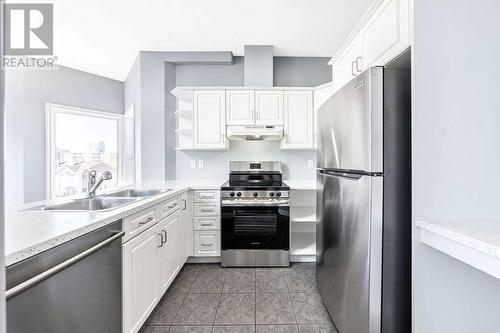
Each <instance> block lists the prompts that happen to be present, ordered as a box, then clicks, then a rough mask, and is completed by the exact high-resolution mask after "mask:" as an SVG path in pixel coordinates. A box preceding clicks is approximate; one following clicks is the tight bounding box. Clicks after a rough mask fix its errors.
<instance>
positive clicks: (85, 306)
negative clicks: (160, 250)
mask: <svg viewBox="0 0 500 333" xmlns="http://www.w3.org/2000/svg"><path fill="white" fill-rule="evenodd" d="M123 235H124V232H123V231H122V223H121V221H118V222H115V223H112V224H110V225H108V226H105V227H103V228H100V229H98V230H95V231H93V232H91V233H88V234H85V235H83V236H81V237H78V238H76V239H74V240H71V241H69V242H67V243H64V244H61V245H59V246H57V247H55V248H52V249H49V250H47V251H45V252H42V253H40V254H37V255H35V256H33V257H31V258H28V259H26V260H23V261H21V262H19V263H16V264H14V265H11V266H9V267H7V276H6V280H7V292H6V298H7V332H9V333H21V332H22V333H26V332H40V333H45V332H47V333H49V332H50V333H59V332H65V333H66V332H73V333H80V332H81V333H89V332H93V333H100V332H102V333H114V332H117V333H121V331H122V247H121V238H122V237H123Z"/></svg>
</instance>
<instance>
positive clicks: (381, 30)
mask: <svg viewBox="0 0 500 333" xmlns="http://www.w3.org/2000/svg"><path fill="white" fill-rule="evenodd" d="M408 2H409V0H385V1H383V2H382V4H381V5H380V7H379V8H378V9H377V10H376V11H375V13H374V14H373V15H372V16H371V18H370V19H369V20H368V22H367V23H366V24H365V26H364V27H363V29H362V30H361V32H360V39H361V43H362V45H363V55H362V57H363V63H364V64H365V66H367V67H368V66H382V65H385V64H386V63H387V62H388V61H390V60H391V59H392V58H394V57H395V56H397V55H398V54H399V53H401V52H402V51H404V50H405V49H406V48H408V46H409V45H410V33H409V27H410V24H409V22H410V20H409V3H408Z"/></svg>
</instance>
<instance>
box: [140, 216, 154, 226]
mask: <svg viewBox="0 0 500 333" xmlns="http://www.w3.org/2000/svg"><path fill="white" fill-rule="evenodd" d="M151 221H153V217H148V218H147V219H146V221H141V222H139V224H140V225H143V224H148V223H149V222H151Z"/></svg>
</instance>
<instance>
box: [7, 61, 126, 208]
mask: <svg viewBox="0 0 500 333" xmlns="http://www.w3.org/2000/svg"><path fill="white" fill-rule="evenodd" d="M6 86H7V87H8V89H7V91H6V102H7V106H6V112H7V113H9V114H11V115H12V117H16V118H18V119H19V120H16V121H21V122H22V123H20V124H18V125H19V126H20V127H21V128H20V129H18V130H16V131H15V132H14V133H12V134H13V135H16V136H18V137H17V139H16V138H12V140H14V141H16V142H18V143H19V142H22V165H20V166H19V169H17V172H20V170H23V168H24V177H23V180H24V202H33V201H40V200H44V199H45V196H46V183H45V180H46V168H45V163H46V161H45V160H46V155H45V154H46V150H45V145H46V143H45V136H46V133H45V103H47V102H48V103H57V104H64V105H69V106H75V107H82V108H88V109H93V110H99V111H106V112H113V113H123V109H124V108H123V101H124V99H123V82H120V81H116V80H111V79H107V78H104V77H100V76H96V75H93V74H90V73H86V72H81V71H78V70H74V69H71V68H67V67H62V66H60V67H59V68H58V69H57V70H27V71H10V72H9V73H8V75H7V77H6ZM11 119H12V118H11ZM11 125H12V126H16V125H14V124H13V123H10V122H8V121H7V123H6V126H7V127H11ZM11 171H12V172H16V170H11ZM13 176H14V177H16V176H15V175H13ZM7 177H9V175H7ZM13 191H16V190H15V189H13Z"/></svg>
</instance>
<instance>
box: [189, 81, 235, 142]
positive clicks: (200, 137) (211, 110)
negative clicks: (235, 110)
mask: <svg viewBox="0 0 500 333" xmlns="http://www.w3.org/2000/svg"><path fill="white" fill-rule="evenodd" d="M225 95H226V94H225V91H224V90H197V91H194V93H193V99H194V102H193V109H194V148H195V149H197V148H198V149H227V148H228V142H227V139H226V119H225V118H226V117H225V116H226V107H225V104H226V103H225V102H226V98H225V97H226V96H225Z"/></svg>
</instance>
